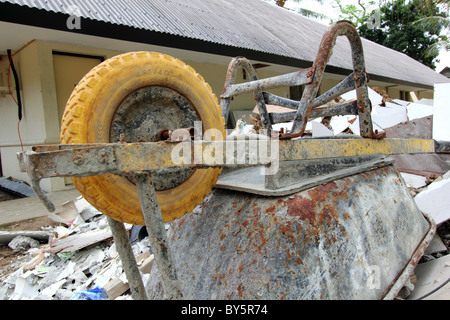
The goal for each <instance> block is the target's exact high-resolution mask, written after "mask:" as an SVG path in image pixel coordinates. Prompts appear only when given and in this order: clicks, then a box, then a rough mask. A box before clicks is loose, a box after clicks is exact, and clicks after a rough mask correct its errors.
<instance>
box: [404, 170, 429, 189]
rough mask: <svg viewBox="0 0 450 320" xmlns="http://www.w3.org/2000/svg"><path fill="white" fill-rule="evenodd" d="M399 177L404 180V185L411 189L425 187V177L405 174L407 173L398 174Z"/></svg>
mask: <svg viewBox="0 0 450 320" xmlns="http://www.w3.org/2000/svg"><path fill="white" fill-rule="evenodd" d="M400 174H401V176H402V177H403V179H404V180H405V182H406V184H407V185H408V186H410V187H413V188H416V189H418V188H422V187H424V186H426V179H427V178H426V177H424V176H419V175H417V174H412V173H407V172H400Z"/></svg>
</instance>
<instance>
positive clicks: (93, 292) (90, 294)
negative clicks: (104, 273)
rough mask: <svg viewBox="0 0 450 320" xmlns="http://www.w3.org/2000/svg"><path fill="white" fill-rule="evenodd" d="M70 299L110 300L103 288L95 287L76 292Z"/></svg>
mask: <svg viewBox="0 0 450 320" xmlns="http://www.w3.org/2000/svg"><path fill="white" fill-rule="evenodd" d="M70 300H109V298H108V295H107V294H106V292H105V291H104V290H103V289H102V288H100V287H95V288H94V289H89V290H87V291H80V292H76V293H75V294H74V296H73V297H72V298H70Z"/></svg>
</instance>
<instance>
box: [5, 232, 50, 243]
mask: <svg viewBox="0 0 450 320" xmlns="http://www.w3.org/2000/svg"><path fill="white" fill-rule="evenodd" d="M52 235H53V233H52V232H50V231H0V245H5V244H8V243H10V242H11V240H13V239H14V238H16V237H18V236H25V237H30V238H32V239H34V240H37V241H41V242H44V241H47V242H48V240H49V239H50V238H51V237H52Z"/></svg>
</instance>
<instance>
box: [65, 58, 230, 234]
mask: <svg viewBox="0 0 450 320" xmlns="http://www.w3.org/2000/svg"><path fill="white" fill-rule="evenodd" d="M146 86H164V87H168V88H171V89H173V90H175V91H177V92H178V93H179V94H181V95H183V96H184V97H185V98H187V99H188V100H189V102H190V103H191V104H192V106H193V107H194V108H195V110H196V112H197V113H198V115H199V117H200V120H201V121H202V126H203V130H204V131H206V130H207V129H211V128H214V129H218V130H220V131H221V132H222V133H223V136H224V137H225V121H224V119H223V117H222V112H221V108H220V106H219V104H218V100H217V97H216V96H215V95H214V93H213V92H212V90H211V87H210V86H209V85H208V84H207V83H206V82H205V80H204V79H203V77H202V76H201V75H199V74H198V73H197V72H195V70H194V69H193V68H192V67H190V66H188V65H186V64H185V63H184V62H182V61H180V60H178V59H175V58H173V57H171V56H168V55H164V54H160V53H156V52H144V51H142V52H131V53H125V54H121V55H118V56H115V57H112V58H110V59H108V60H106V61H104V62H102V63H101V64H99V65H98V66H96V67H94V68H93V69H92V70H91V71H90V72H89V73H88V74H86V75H85V76H84V77H83V79H82V80H81V81H80V82H79V83H78V85H77V86H76V87H75V89H74V91H73V93H72V95H71V97H70V98H69V100H68V102H67V105H66V109H65V111H64V115H63V119H62V124H61V143H63V144H78V143H105V142H106V143H108V142H110V141H109V135H110V127H111V122H112V118H113V115H114V113H115V110H116V108H117V107H118V106H119V105H120V103H121V102H122V100H123V99H124V98H125V97H126V96H127V95H128V94H130V93H131V92H133V91H135V90H137V89H139V88H142V87H146ZM161 129H163V128H161ZM220 172H221V169H212V168H209V169H197V170H195V172H194V173H193V174H192V175H191V176H190V177H189V178H188V179H187V180H186V181H184V182H183V183H181V184H180V185H178V186H176V187H174V188H172V189H168V190H163V191H157V192H156V194H157V198H158V203H159V206H160V209H161V213H162V216H163V220H164V222H169V221H172V220H174V219H177V218H180V217H182V216H183V215H185V214H186V213H188V212H190V211H192V210H193V209H194V208H195V206H196V205H197V204H200V203H201V202H202V201H203V199H204V197H205V196H206V195H208V194H209V193H210V192H211V190H212V187H213V186H214V185H215V184H216V182H217V178H218V176H219V174H220ZM72 179H73V182H74V185H75V187H76V188H77V189H78V191H80V193H81V194H82V195H83V197H84V198H85V199H86V200H87V201H88V202H89V203H90V204H92V205H93V206H94V207H95V208H96V209H98V210H99V211H101V212H102V213H104V214H106V215H107V216H109V217H111V218H113V219H115V220H117V221H121V222H125V223H130V224H135V225H144V224H145V223H144V219H143V216H142V212H141V206H140V202H139V197H138V194H137V189H136V186H135V185H134V184H133V183H131V182H130V181H129V180H128V179H126V178H124V177H121V176H117V175H112V174H106V175H100V176H91V177H86V178H75V177H74V178H72Z"/></svg>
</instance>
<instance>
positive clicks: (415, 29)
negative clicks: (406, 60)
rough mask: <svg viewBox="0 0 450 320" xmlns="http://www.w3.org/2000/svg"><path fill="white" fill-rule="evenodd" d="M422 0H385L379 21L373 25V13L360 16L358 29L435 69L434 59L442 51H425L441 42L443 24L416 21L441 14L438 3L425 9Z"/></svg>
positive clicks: (373, 39)
mask: <svg viewBox="0 0 450 320" xmlns="http://www.w3.org/2000/svg"><path fill="white" fill-rule="evenodd" d="M422 3H423V1H421V0H413V1H405V0H395V1H390V2H386V3H385V4H384V5H383V6H381V7H380V9H379V10H380V11H379V13H378V14H380V24H379V25H377V26H375V27H373V26H372V25H371V24H370V23H367V22H369V17H371V16H373V15H374V14H377V13H375V12H374V11H372V12H371V13H370V15H368V14H366V15H365V16H364V17H363V18H362V19H361V24H360V26H359V28H358V31H359V33H360V35H361V36H362V37H364V38H366V39H369V40H372V41H374V42H376V43H379V44H381V45H383V46H386V47H388V48H392V49H394V50H396V51H400V52H403V53H405V54H407V55H408V56H410V57H411V58H413V59H415V60H417V61H419V62H421V63H423V64H425V65H427V66H429V67H431V68H433V69H435V68H436V66H435V64H434V59H435V58H436V57H437V55H438V54H439V52H434V53H427V54H426V53H425V51H426V50H427V49H428V48H429V47H430V46H432V45H434V44H436V43H438V42H439V35H440V33H441V30H442V25H441V24H434V25H431V24H430V25H428V26H427V25H425V24H419V23H417V22H418V21H420V20H421V19H423V18H424V17H426V15H432V16H442V13H440V12H439V8H438V7H437V6H434V7H427V11H426V12H424V11H423V6H422Z"/></svg>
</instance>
